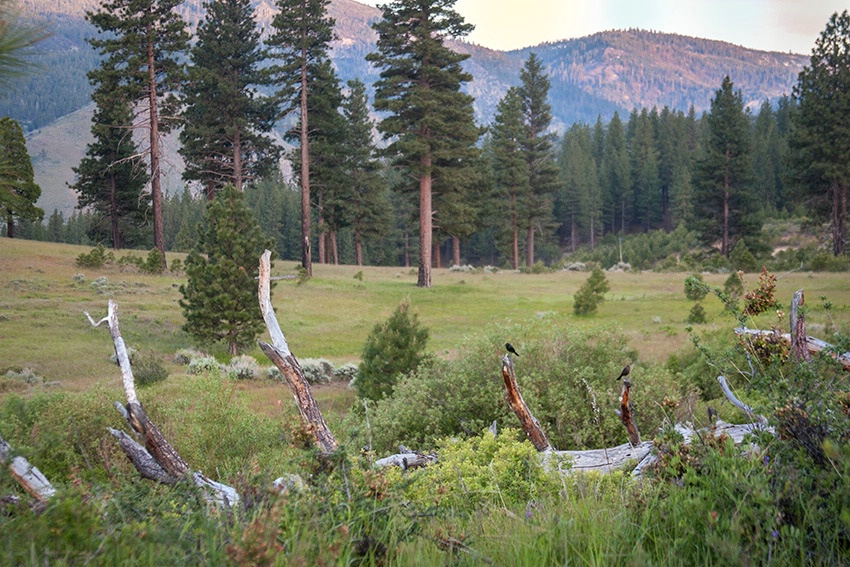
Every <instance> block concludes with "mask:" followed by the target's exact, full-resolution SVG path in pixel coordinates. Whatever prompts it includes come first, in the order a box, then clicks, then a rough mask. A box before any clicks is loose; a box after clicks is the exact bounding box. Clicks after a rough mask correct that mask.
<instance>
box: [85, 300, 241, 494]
mask: <svg viewBox="0 0 850 567" xmlns="http://www.w3.org/2000/svg"><path fill="white" fill-rule="evenodd" d="M85 315H86V317H87V318H88V320H89V322H90V323H91V324H92V326H93V327H98V326H100V324H101V323H106V324H107V326H108V327H109V333H110V335H112V342H113V345H114V346H115V356H116V357H117V359H118V366H119V367H120V368H121V381H122V383H123V385H124V395H125V396H126V398H127V405H126V406H125V405H122V404H120V403H117V402H116V406H117V407H118V409H119V411H120V412H121V414H122V415H123V416H124V419H126V420H127V423H128V424H129V425H130V427H131V428H132V430H133V431H134V432H135V433H136V434H137V435H138V436H139V438H140V439H141V440H142V441H143V443H144V445H142V444H140V443H138V442H136V441H135V440H134V439H132V438H131V437H130V436H129V435H127V434H126V433H124V432H123V431H119V430H116V429H111V428H110V429H109V432H110V433H112V435H114V436H115V438H116V439H117V440H118V444H119V445H120V446H121V449H122V450H123V451H124V453H125V454H126V455H127V457H128V458H129V459H130V461H131V462H132V463H133V466H135V467H136V470H138V471H139V474H141V475H142V476H143V477H144V478H148V479H151V480H155V481H157V482H162V483H165V484H174V483H176V482H178V481H180V480H183V479H188V478H189V477H191V479H192V481H193V482H194V483H195V484H196V485H197V486H199V487H200V488H202V489H203V494H204V496H205V497H206V498H207V499H208V500H209V501H210V502H213V503H215V504H216V505H218V506H219V507H222V508H228V507H231V506H235V505H237V504H238V503H239V495H238V494H237V493H236V490H235V489H233V488H232V487H230V486H227V485H224V484H220V483H217V482H215V481H213V480H211V479H209V478H207V477H206V476H204V475H203V474H202V473H201V472H200V471H198V472H192V470H191V469H190V468H189V465H188V463H186V461H185V460H183V457H181V456H180V454H179V453H178V452H177V450H176V449H174V447H172V446H171V444H170V443H169V442H168V440H167V439H166V438H165V436H164V435H163V434H162V432H161V431H160V430H159V428H158V427H157V426H156V425H155V424H154V423H153V422H152V421H151V420H150V418H149V417H148V415H147V413H146V412H145V410H144V408H143V407H142V404H141V403H140V402H139V399H138V397H137V396H136V385H135V379H134V378H133V368H132V367H131V366H130V357H129V356H128V355H127V347H126V345H125V344H124V339H123V337H122V336H121V330H120V328H119V326H118V305H117V304H116V303H115V302H114V301H112V300H111V299H110V300H109V304H108V309H107V315H106V317H104V318H103V319H101V320H100V321H97V322H95V320H94V319H93V318H92V317H91V315H89V314H88V313H86V314H85Z"/></svg>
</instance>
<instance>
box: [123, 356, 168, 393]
mask: <svg viewBox="0 0 850 567" xmlns="http://www.w3.org/2000/svg"><path fill="white" fill-rule="evenodd" d="M132 366H133V377H134V378H135V379H136V385H138V386H149V385H151V384H155V383H156V382H162V381H163V380H165V379H166V378H168V370H167V369H166V368H165V366H163V365H162V362H161V361H160V359H159V357H158V356H157V355H156V354H155V353H153V352H143V353H141V354H137V355H136V356H135V357H133V362H132Z"/></svg>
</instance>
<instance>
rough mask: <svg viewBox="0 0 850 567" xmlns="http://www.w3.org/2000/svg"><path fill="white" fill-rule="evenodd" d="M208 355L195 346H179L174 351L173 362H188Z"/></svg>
mask: <svg viewBox="0 0 850 567" xmlns="http://www.w3.org/2000/svg"><path fill="white" fill-rule="evenodd" d="M208 356H209V355H208V354H207V353H205V352H203V351H200V350H198V349H196V348H181V349H178V350H177V352H175V353H174V362H176V363H177V364H189V363H190V362H192V359H195V358H204V357H208Z"/></svg>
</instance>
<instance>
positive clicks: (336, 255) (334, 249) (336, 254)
mask: <svg viewBox="0 0 850 567" xmlns="http://www.w3.org/2000/svg"><path fill="white" fill-rule="evenodd" d="M328 236H329V237H330V239H331V255H332V256H333V263H334V265H335V266H339V247H338V246H337V243H336V231H335V230H331V231H330V233H329V234H328Z"/></svg>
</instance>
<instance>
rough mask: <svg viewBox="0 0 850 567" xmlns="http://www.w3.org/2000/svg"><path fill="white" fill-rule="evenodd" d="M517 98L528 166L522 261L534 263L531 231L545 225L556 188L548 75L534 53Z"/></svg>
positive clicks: (529, 265) (522, 145)
mask: <svg viewBox="0 0 850 567" xmlns="http://www.w3.org/2000/svg"><path fill="white" fill-rule="evenodd" d="M519 76H520V81H521V85H520V87H519V97H520V99H521V100H522V113H523V124H524V129H525V131H524V135H523V138H522V140H521V141H520V146H521V148H522V152H523V156H524V158H525V162H526V164H527V166H528V187H529V193H528V199H527V200H526V202H525V209H524V211H523V213H522V216H523V223H524V225H525V228H526V229H527V231H528V232H527V237H526V247H525V252H526V256H525V261H526V265H527V266H528V267H531V266H532V265H533V264H534V234H535V231H537V230H542V229H543V228H544V227H546V226H548V224H549V222H550V220H551V216H552V198H553V194H554V192H555V191H556V190H557V188H558V167H557V165H556V164H555V157H554V154H553V149H552V148H553V142H554V134H553V133H551V132H549V131H548V130H549V126H550V125H551V123H552V106H551V105H550V104H549V102H548V97H549V78H548V77H547V76H546V74H545V72H544V70H543V63H542V61H540V59H539V58H538V57H537V55H536V54H535V53H532V54H531V55H529V57H528V59H527V60H526V62H525V65H523V68H522V70H521V71H520V74H519Z"/></svg>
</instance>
